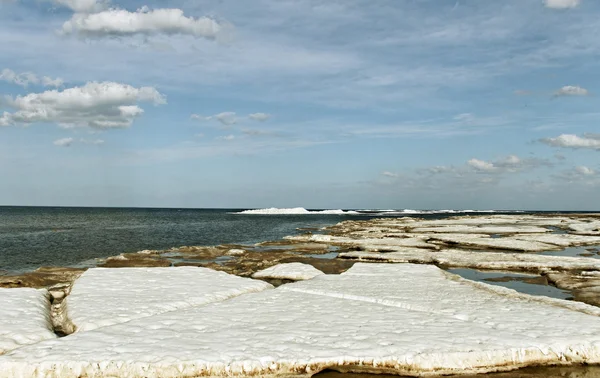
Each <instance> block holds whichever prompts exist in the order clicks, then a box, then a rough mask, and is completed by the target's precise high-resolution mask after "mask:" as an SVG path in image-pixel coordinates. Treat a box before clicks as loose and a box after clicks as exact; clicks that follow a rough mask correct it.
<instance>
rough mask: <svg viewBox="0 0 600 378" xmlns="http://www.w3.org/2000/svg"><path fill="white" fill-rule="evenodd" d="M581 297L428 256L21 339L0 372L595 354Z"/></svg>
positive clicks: (472, 368) (277, 372)
mask: <svg viewBox="0 0 600 378" xmlns="http://www.w3.org/2000/svg"><path fill="white" fill-rule="evenodd" d="M215 285H218V282H217V281H215ZM94 303H96V305H97V306H98V309H99V310H100V308H99V307H100V306H106V304H102V303H100V302H94ZM587 307H589V308H592V307H591V306H586V305H584V304H577V305H573V304H572V303H571V302H569V301H561V300H552V299H549V298H544V299H540V298H537V297H532V296H528V295H525V294H519V293H517V292H515V291H512V290H509V289H504V288H496V287H492V286H489V285H485V284H477V283H473V282H471V281H466V280H463V279H460V278H458V277H457V276H454V275H451V274H448V273H446V272H444V271H442V270H440V269H438V268H436V267H434V266H426V265H413V264H356V265H354V267H353V268H351V269H350V270H349V271H347V272H346V273H344V274H341V275H319V276H317V277H315V278H314V279H312V280H307V281H302V282H297V283H293V284H288V285H283V286H280V287H279V288H277V289H274V290H265V291H262V292H259V293H253V294H247V295H242V296H239V297H236V298H233V299H231V300H228V301H225V302H220V303H213V304H209V305H206V306H202V307H194V308H188V309H185V310H177V311H171V312H166V313H163V314H160V315H155V316H150V317H145V318H141V319H135V320H131V321H130V322H128V323H123V324H117V325H113V326H108V327H103V328H98V329H96V330H93V331H88V332H80V333H76V334H73V335H71V336H68V337H65V338H62V339H56V340H51V341H44V342H41V343H38V344H35V345H31V346H27V347H23V348H20V349H17V350H15V351H13V352H11V353H9V354H7V355H4V356H0V377H11V378H12V377H31V376H36V377H42V376H43V377H60V378H70V377H80V376H90V377H113V376H118V377H196V376H221V377H225V376H256V375H262V376H282V375H290V376H310V375H312V374H314V373H316V372H318V371H321V370H323V369H326V368H334V369H335V368H336V367H341V368H343V369H349V370H350V371H372V372H381V373H396V374H405V375H412V376H424V375H432V374H451V373H467V372H470V373H483V372H492V371H500V370H511V369H516V368H519V367H523V366H527V365H547V364H571V363H600V318H598V317H597V316H593V315H588V314H585V313H583V312H581V311H577V310H581V309H583V308H587Z"/></svg>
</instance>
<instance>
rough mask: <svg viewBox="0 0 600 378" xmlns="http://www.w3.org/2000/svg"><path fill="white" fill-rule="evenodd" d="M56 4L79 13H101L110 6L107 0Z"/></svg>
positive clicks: (59, 1) (62, 0)
mask: <svg viewBox="0 0 600 378" xmlns="http://www.w3.org/2000/svg"><path fill="white" fill-rule="evenodd" d="M54 3H55V4H59V5H62V6H65V7H67V8H70V9H72V10H74V11H75V12H78V13H93V12H99V11H102V10H104V9H106V8H108V5H109V2H108V1H107V0H54Z"/></svg>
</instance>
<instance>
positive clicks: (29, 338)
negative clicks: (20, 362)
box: [0, 289, 56, 354]
mask: <svg viewBox="0 0 600 378" xmlns="http://www.w3.org/2000/svg"><path fill="white" fill-rule="evenodd" d="M55 337H56V335H55V334H54V332H53V331H52V322H51V320H50V299H49V296H48V291H46V290H37V289H0V354H4V353H6V352H8V351H10V350H13V349H16V348H19V347H22V346H23V345H28V344H34V343H37V342H40V341H42V340H48V339H53V338H55Z"/></svg>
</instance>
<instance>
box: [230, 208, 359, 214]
mask: <svg viewBox="0 0 600 378" xmlns="http://www.w3.org/2000/svg"><path fill="white" fill-rule="evenodd" d="M236 214H253V215H303V214H323V215H356V214H359V213H358V212H357V211H351V210H350V211H344V210H341V209H338V210H317V211H310V210H306V209H305V208H303V207H294V208H283V209H280V208H276V207H271V208H268V209H256V210H244V211H241V212H239V213H236Z"/></svg>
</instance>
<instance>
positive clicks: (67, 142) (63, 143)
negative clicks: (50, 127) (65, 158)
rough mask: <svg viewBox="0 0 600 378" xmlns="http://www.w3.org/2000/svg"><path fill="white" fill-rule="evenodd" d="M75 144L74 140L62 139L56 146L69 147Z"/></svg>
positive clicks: (55, 143)
mask: <svg viewBox="0 0 600 378" xmlns="http://www.w3.org/2000/svg"><path fill="white" fill-rule="evenodd" d="M71 144H73V138H62V139H58V140H55V141H54V145H55V146H58V147H69V146H70V145H71Z"/></svg>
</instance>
